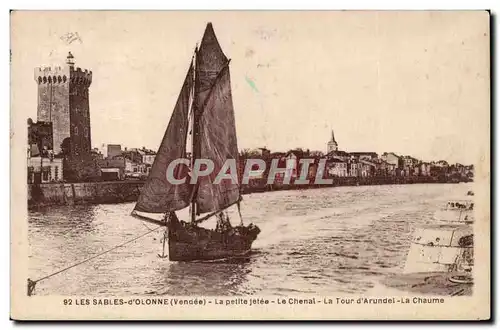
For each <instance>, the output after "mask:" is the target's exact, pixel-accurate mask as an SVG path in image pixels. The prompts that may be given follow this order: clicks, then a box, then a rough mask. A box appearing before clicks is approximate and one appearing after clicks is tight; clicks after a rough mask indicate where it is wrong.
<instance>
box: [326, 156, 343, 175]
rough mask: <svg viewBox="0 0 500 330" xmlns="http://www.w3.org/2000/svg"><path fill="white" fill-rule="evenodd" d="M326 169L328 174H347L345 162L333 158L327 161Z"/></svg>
mask: <svg viewBox="0 0 500 330" xmlns="http://www.w3.org/2000/svg"><path fill="white" fill-rule="evenodd" d="M327 171H328V174H329V175H330V176H334V177H346V176H347V174H348V173H347V162H346V161H343V160H340V159H336V158H333V159H331V160H328V162H327Z"/></svg>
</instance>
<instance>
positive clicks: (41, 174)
mask: <svg viewBox="0 0 500 330" xmlns="http://www.w3.org/2000/svg"><path fill="white" fill-rule="evenodd" d="M63 170H64V163H63V159H62V158H54V157H52V156H49V157H40V155H39V154H38V155H37V156H34V157H30V158H28V183H49V182H62V181H63Z"/></svg>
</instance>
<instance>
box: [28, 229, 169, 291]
mask: <svg viewBox="0 0 500 330" xmlns="http://www.w3.org/2000/svg"><path fill="white" fill-rule="evenodd" d="M161 227H163V226H158V227H156V228H154V229H151V230H149V231H147V232H146V233H144V234H142V235H139V236H137V237H135V238H133V239H131V240H128V241H126V242H124V243H121V244H119V245H116V246H115V247H112V248H111V249H108V250H105V251H103V252H101V253H98V254H96V255H93V256H92V257H90V258H87V259H84V260H82V261H80V262H77V263H76V264H73V265H71V266H68V267H66V268H63V269H61V270H58V271H57V272H55V273H52V274H49V275H47V276H44V277H42V278H39V279H38V280H35V281H33V280H31V279H29V278H28V296H31V294H32V293H33V291H34V290H35V285H36V284H37V283H38V282H40V281H43V280H46V279H48V278H49V277H52V276H54V275H57V274H59V273H62V272H64V271H67V270H69V269H71V268H74V267H76V266H79V265H81V264H84V263H86V262H88V261H90V260H92V259H95V258H97V257H100V256H102V255H104V254H106V253H108V252H111V251H113V250H116V249H118V248H120V247H122V246H124V245H126V244H128V243H132V242H134V241H136V240H138V239H139V238H142V237H144V236H146V235H148V234H150V233H152V232H153V231H155V230H157V229H158V228H161Z"/></svg>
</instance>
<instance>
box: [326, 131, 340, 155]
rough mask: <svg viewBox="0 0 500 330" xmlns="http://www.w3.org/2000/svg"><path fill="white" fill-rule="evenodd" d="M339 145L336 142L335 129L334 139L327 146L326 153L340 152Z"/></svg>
mask: <svg viewBox="0 0 500 330" xmlns="http://www.w3.org/2000/svg"><path fill="white" fill-rule="evenodd" d="M338 146H339V145H338V143H337V141H335V134H333V129H332V138H331V140H330V141H328V143H327V144H326V152H327V153H330V152H332V151H338V149H339V148H338Z"/></svg>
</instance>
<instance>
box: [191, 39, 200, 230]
mask: <svg viewBox="0 0 500 330" xmlns="http://www.w3.org/2000/svg"><path fill="white" fill-rule="evenodd" d="M197 56H198V44H196V48H195V50H194V55H193V88H192V89H191V110H190V111H191V159H190V163H191V171H193V169H194V161H195V159H196V156H195V150H196V149H197V148H196V146H197V143H198V141H197V140H198V139H197V131H196V128H197V125H196V121H197V117H196V111H195V106H194V101H195V96H196V87H197V86H196V85H197V84H196V60H197ZM191 175H193V174H192V172H191ZM197 190H198V189H197V185H196V186H195V187H194V188H193V198H192V200H191V207H190V210H191V222H192V223H194V222H195V220H196V192H197Z"/></svg>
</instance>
